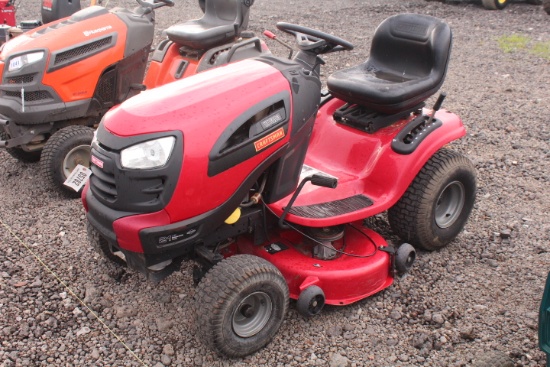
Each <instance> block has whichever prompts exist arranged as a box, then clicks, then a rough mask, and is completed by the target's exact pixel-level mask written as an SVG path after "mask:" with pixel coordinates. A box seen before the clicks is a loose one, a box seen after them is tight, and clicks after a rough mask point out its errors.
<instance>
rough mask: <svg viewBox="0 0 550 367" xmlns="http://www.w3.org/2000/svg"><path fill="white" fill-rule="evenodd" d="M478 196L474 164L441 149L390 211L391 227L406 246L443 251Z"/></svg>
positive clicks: (458, 230)
mask: <svg viewBox="0 0 550 367" xmlns="http://www.w3.org/2000/svg"><path fill="white" fill-rule="evenodd" d="M475 196H476V175H475V168H474V166H473V164H472V162H470V160H469V159H468V158H466V157H465V156H463V155H462V154H460V153H457V152H455V151H452V150H448V149H441V150H439V151H438V152H436V153H435V154H434V155H433V156H432V157H431V158H430V159H429V160H428V162H426V164H425V165H424V167H422V169H421V170H420V172H419V173H418V175H417V176H416V177H415V179H414V180H413V182H412V183H411V185H410V186H409V187H408V189H407V191H405V193H404V194H403V196H402V197H401V198H400V199H399V201H398V202H397V203H396V204H395V205H394V206H393V207H391V208H390V210H388V219H389V222H390V226H391V228H392V230H393V231H394V232H395V233H396V234H397V235H398V236H399V237H400V238H401V239H402V240H403V241H404V242H409V243H411V244H412V245H414V246H415V247H419V248H423V249H425V250H429V251H432V250H437V249H440V248H442V247H444V246H446V245H447V244H448V243H449V242H451V241H452V240H454V239H455V238H456V236H458V234H459V233H460V231H461V230H462V228H464V225H465V224H466V222H467V220H468V217H469V215H470V212H471V211H472V208H473V206H474V201H475Z"/></svg>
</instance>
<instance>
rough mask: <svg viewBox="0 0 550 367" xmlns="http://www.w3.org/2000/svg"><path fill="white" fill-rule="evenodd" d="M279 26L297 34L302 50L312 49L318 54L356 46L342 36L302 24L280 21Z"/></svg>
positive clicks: (350, 48) (297, 40) (351, 48)
mask: <svg viewBox="0 0 550 367" xmlns="http://www.w3.org/2000/svg"><path fill="white" fill-rule="evenodd" d="M277 28H278V29H280V30H281V31H283V32H286V33H290V34H292V35H294V36H296V42H297V43H298V48H299V49H300V50H302V51H311V52H313V53H315V54H317V55H321V54H327V53H329V52H336V51H344V50H347V51H349V50H353V47H354V46H353V44H351V43H350V42H348V41H346V40H344V39H342V38H339V37H336V36H333V35H331V34H328V33H325V32H321V31H318V30H316V29H311V28H308V27H304V26H301V25H296V24H290V23H285V22H279V23H277Z"/></svg>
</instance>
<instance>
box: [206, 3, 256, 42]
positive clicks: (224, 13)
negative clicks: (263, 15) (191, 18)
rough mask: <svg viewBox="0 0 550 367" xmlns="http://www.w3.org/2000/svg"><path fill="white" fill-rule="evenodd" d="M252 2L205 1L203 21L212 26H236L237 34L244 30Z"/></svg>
mask: <svg viewBox="0 0 550 367" xmlns="http://www.w3.org/2000/svg"><path fill="white" fill-rule="evenodd" d="M253 3H254V1H253V0H206V4H205V8H204V16H203V20H204V21H205V22H207V23H209V24H212V25H226V24H236V25H237V29H236V30H237V34H236V36H238V35H240V33H241V31H243V30H246V28H247V27H248V19H249V13H250V6H252V4H253Z"/></svg>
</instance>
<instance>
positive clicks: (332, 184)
mask: <svg viewBox="0 0 550 367" xmlns="http://www.w3.org/2000/svg"><path fill="white" fill-rule="evenodd" d="M308 181H311V183H312V184H313V185H315V186H322V187H328V188H329V189H335V188H336V186H338V179H337V178H334V177H327V176H321V175H311V176H307V177H305V178H304V179H303V180H302V182H300V184H299V185H298V188H297V189H296V191H294V194H293V195H292V197H291V198H290V200H289V201H288V205H287V206H286V207H285V210H284V211H283V214H282V215H281V217H280V218H279V227H281V228H290V227H289V226H288V225H286V224H285V218H286V216H287V214H288V212H289V211H290V208H292V204H294V201H296V198H297V197H298V195H300V191H302V189H303V188H304V185H305V184H306V183H307V182H308Z"/></svg>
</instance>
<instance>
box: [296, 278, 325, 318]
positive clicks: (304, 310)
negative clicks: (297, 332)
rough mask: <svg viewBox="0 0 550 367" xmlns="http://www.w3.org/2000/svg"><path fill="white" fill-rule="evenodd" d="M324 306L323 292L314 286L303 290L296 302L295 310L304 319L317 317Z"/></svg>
mask: <svg viewBox="0 0 550 367" xmlns="http://www.w3.org/2000/svg"><path fill="white" fill-rule="evenodd" d="M324 306H325V292H323V290H322V289H321V288H320V287H318V286H316V285H312V286H309V287H307V288H306V289H304V290H303V291H302V293H300V296H299V297H298V301H297V302H296V310H297V311H298V312H299V313H300V315H302V316H304V317H313V316H315V315H318V314H319V313H321V310H322V309H323V307H324Z"/></svg>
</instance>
